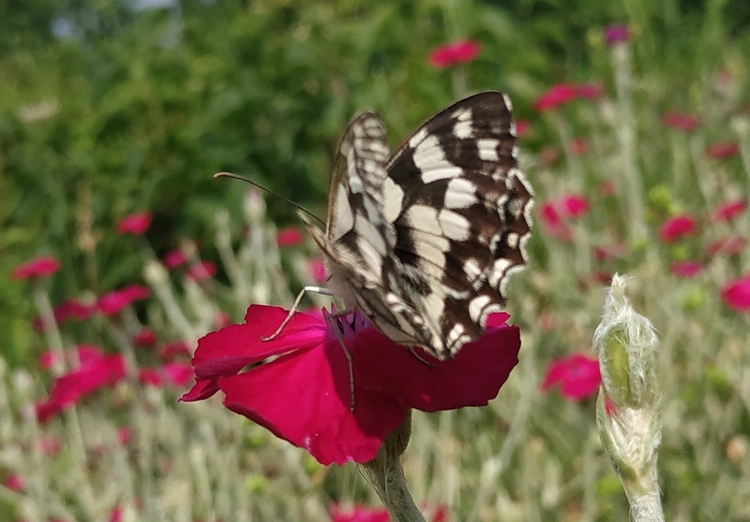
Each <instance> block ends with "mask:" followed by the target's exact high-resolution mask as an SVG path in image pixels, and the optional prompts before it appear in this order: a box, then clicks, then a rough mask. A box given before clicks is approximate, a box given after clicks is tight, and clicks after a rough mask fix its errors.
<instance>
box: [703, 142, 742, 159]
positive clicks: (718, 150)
mask: <svg viewBox="0 0 750 522" xmlns="http://www.w3.org/2000/svg"><path fill="white" fill-rule="evenodd" d="M739 152H740V148H739V146H737V144H736V143H734V142H731V141H720V142H717V143H713V144H711V145H709V146H708V147H706V156H707V157H709V158H712V159H724V158H731V157H733V156H736V155H737V154H739Z"/></svg>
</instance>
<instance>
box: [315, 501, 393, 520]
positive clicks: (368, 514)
mask: <svg viewBox="0 0 750 522" xmlns="http://www.w3.org/2000/svg"><path fill="white" fill-rule="evenodd" d="M329 514H330V515H331V522H390V520H391V517H390V515H389V514H388V510H387V509H385V508H371V507H367V506H354V507H353V508H351V509H344V508H343V507H341V506H340V505H338V504H334V505H333V506H331V508H330V510H329Z"/></svg>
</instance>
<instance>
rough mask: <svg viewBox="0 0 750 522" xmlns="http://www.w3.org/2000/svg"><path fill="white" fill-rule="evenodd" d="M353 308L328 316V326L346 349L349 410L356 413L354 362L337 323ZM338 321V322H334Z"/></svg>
mask: <svg viewBox="0 0 750 522" xmlns="http://www.w3.org/2000/svg"><path fill="white" fill-rule="evenodd" d="M350 312H351V310H341V311H339V312H335V313H332V314H330V315H328V316H327V317H326V319H327V320H328V326H329V327H330V328H331V330H332V331H333V335H335V336H336V339H337V340H338V342H339V344H340V345H341V348H342V349H343V350H344V356H345V357H346V361H347V362H348V363H349V410H350V411H351V412H352V413H354V363H353V361H352V354H351V353H349V349H348V348H347V347H346V343H345V342H344V337H343V336H342V335H341V328H339V325H338V324H336V323H337V322H338V321H339V320H340V318H341V317H343V316H345V315H347V314H349V313H350ZM334 321H336V323H334Z"/></svg>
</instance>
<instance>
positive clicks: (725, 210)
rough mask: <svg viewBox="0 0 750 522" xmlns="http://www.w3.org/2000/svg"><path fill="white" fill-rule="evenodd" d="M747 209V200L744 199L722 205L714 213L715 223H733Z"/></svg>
mask: <svg viewBox="0 0 750 522" xmlns="http://www.w3.org/2000/svg"><path fill="white" fill-rule="evenodd" d="M746 209H747V200H746V199H744V198H741V199H735V200H732V201H727V202H726V203H722V204H721V205H719V206H718V207H716V209H715V210H714V211H713V213H712V219H713V220H714V221H720V222H721V221H732V220H733V219H734V218H736V217H737V216H739V215H740V214H742V213H743V212H744V211H745V210H746Z"/></svg>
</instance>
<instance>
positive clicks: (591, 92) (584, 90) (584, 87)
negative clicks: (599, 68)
mask: <svg viewBox="0 0 750 522" xmlns="http://www.w3.org/2000/svg"><path fill="white" fill-rule="evenodd" d="M606 92H607V90H606V89H605V88H604V85H602V84H601V83H599V82H589V83H581V84H578V85H577V86H576V93H577V94H578V97H579V98H583V99H584V100H594V99H596V98H601V97H602V96H604V93H606Z"/></svg>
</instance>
